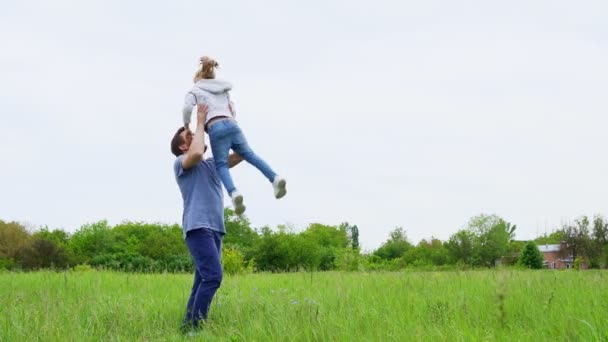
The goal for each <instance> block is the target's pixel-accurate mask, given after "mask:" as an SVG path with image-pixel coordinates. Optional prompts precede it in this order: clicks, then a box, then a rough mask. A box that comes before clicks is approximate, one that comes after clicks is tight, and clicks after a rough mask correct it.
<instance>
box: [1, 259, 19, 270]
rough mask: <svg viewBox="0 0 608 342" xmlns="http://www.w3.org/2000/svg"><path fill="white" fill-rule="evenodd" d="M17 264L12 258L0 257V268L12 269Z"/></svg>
mask: <svg viewBox="0 0 608 342" xmlns="http://www.w3.org/2000/svg"><path fill="white" fill-rule="evenodd" d="M16 266H17V264H16V263H15V260H13V259H0V270H8V271H11V270H13V269H14V268H15V267H16Z"/></svg>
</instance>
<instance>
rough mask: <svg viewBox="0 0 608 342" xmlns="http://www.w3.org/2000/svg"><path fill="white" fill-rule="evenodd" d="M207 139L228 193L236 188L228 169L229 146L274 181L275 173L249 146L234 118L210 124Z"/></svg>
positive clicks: (230, 193)
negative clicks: (209, 141)
mask: <svg viewBox="0 0 608 342" xmlns="http://www.w3.org/2000/svg"><path fill="white" fill-rule="evenodd" d="M209 140H211V151H212V152H213V159H214V161H215V168H216V169H217V173H218V174H219V176H220V179H221V180H222V183H224V187H225V188H226V191H227V192H228V194H229V195H232V192H234V191H235V190H236V187H235V186H234V182H233V181H232V177H231V176H230V171H229V170H228V153H229V152H230V149H231V148H232V150H233V151H234V152H236V153H238V154H239V155H240V156H241V157H243V159H245V160H246V161H247V162H248V163H249V164H251V165H253V166H255V167H256V168H257V169H258V170H260V172H262V173H263V174H264V176H266V178H268V180H269V181H270V182H272V181H274V177H275V176H276V173H275V172H274V171H273V170H272V169H271V168H270V166H269V165H268V164H267V163H266V162H265V161H263V160H262V158H260V157H258V156H257V155H256V154H255V153H254V152H253V150H252V149H251V148H250V147H249V145H248V144H247V139H245V135H243V132H242V131H241V128H240V127H239V125H238V124H237V123H236V121H235V120H232V119H226V120H220V121H217V122H215V123H214V124H213V125H211V127H209Z"/></svg>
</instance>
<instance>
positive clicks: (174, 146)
mask: <svg viewBox="0 0 608 342" xmlns="http://www.w3.org/2000/svg"><path fill="white" fill-rule="evenodd" d="M185 130H186V129H185V128H184V127H180V128H179V129H178V130H177V132H175V135H174V136H173V139H171V153H173V154H174V155H175V156H176V157H179V156H181V155H182V154H184V152H182V150H181V149H180V148H179V145H181V144H183V143H184V139H182V133H183V132H184V131H185Z"/></svg>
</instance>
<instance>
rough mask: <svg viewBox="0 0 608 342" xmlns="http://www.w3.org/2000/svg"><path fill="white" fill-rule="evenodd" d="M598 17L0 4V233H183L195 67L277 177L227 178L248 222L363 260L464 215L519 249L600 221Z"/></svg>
mask: <svg viewBox="0 0 608 342" xmlns="http://www.w3.org/2000/svg"><path fill="white" fill-rule="evenodd" d="M607 17H608V2H605V1H580V2H572V1H554V0H551V1H549V0H547V1H532V2H531V1H508V2H501V3H498V2H494V1H482V0H479V1H460V2H454V1H424V2H422V1H407V2H404V1H374V2H369V1H365V2H363V1H353V0H350V1H316V0H315V1H313V0H311V1H306V2H302V1H278V0H277V1H261V2H250V1H235V2H226V1H216V2H202V1H179V2H167V1H117V0H105V1H66V0H54V1H29V0H25V1H18V2H17V1H10V0H9V1H8V2H6V1H5V2H3V4H2V11H1V12H0V42H1V50H2V52H1V53H0V76H1V77H0V93H1V96H0V160H1V161H2V166H1V167H0V219H3V220H18V221H21V222H26V223H28V224H31V225H35V226H37V225H48V226H49V227H51V228H56V227H60V228H63V229H65V230H68V231H74V230H76V229H77V228H78V227H80V226H81V225H82V224H84V223H87V222H93V221H97V220H100V219H104V218H107V219H108V220H109V222H110V223H111V224H115V223H119V222H120V221H122V220H143V221H147V222H155V221H158V222H165V223H175V222H180V220H181V210H182V207H181V205H182V204H181V198H180V195H179V190H178V188H177V186H176V184H175V180H174V178H173V174H172V162H173V156H172V155H171V154H170V151H169V141H170V138H171V136H172V134H173V132H174V131H175V129H176V128H177V127H178V126H179V125H180V124H181V114H180V108H181V105H182V101H183V96H184V94H185V92H186V91H187V90H188V89H189V88H190V86H191V78H192V75H193V72H194V71H195V69H196V67H197V61H198V57H199V56H201V55H202V54H208V55H211V56H214V57H216V59H218V60H219V61H220V63H221V65H222V67H223V68H222V69H221V70H220V71H219V74H218V76H219V77H220V78H223V79H227V80H229V81H231V82H232V83H233V85H234V91H233V93H232V98H233V99H234V100H235V102H236V104H237V109H238V113H239V116H238V119H239V122H240V124H241V127H242V128H243V130H244V131H245V133H246V135H247V137H248V139H249V142H250V144H251V145H252V147H253V148H254V149H255V150H256V152H258V154H260V155H261V156H262V157H263V158H264V159H266V160H267V161H268V162H269V163H270V164H271V165H272V166H273V167H274V168H275V169H276V170H277V171H279V172H280V173H281V174H283V175H284V176H285V177H286V178H287V179H288V182H289V183H288V189H289V192H288V195H287V196H286V197H285V199H284V200H281V201H276V200H275V199H274V198H273V196H272V189H271V187H270V185H269V184H268V183H267V182H266V180H265V179H264V178H263V177H262V176H261V174H259V173H258V172H257V170H255V169H254V168H253V167H251V166H249V165H244V166H239V167H238V168H237V169H234V170H233V177H234V179H235V181H236V183H237V186H238V187H239V188H240V189H241V192H243V194H244V195H245V200H246V204H247V208H248V209H247V215H248V216H249V218H250V219H251V221H252V223H253V224H254V226H257V227H260V226H263V225H266V224H268V225H271V226H276V225H277V224H283V223H291V224H293V225H294V226H295V227H296V228H297V229H303V228H304V227H305V226H306V225H307V224H308V223H312V222H321V223H326V224H339V223H340V222H343V221H348V222H350V223H352V224H357V225H358V226H359V229H360V234H361V235H360V239H361V242H362V246H363V247H364V248H366V249H372V248H376V247H378V246H379V245H380V244H381V243H382V242H383V241H385V240H386V239H387V237H388V232H389V231H390V230H392V229H393V228H394V227H396V226H403V227H404V228H405V229H406V230H407V232H408V236H409V237H410V240H412V242H418V241H419V240H420V239H422V238H429V237H431V236H435V237H438V238H441V239H447V238H448V237H449V236H450V235H451V234H453V233H455V232H456V231H457V230H458V229H460V228H462V226H463V225H464V224H465V223H466V222H467V220H468V219H469V218H470V217H472V216H475V215H477V214H480V213H488V214H491V213H496V214H498V215H500V216H502V217H504V218H505V219H507V220H508V221H510V222H513V223H515V224H517V226H518V231H517V237H518V238H520V239H527V238H533V237H534V236H536V235H537V233H543V232H544V231H545V229H546V230H547V231H551V230H553V229H554V228H556V227H557V226H558V225H559V224H560V222H562V221H563V220H568V219H573V218H575V217H577V216H579V215H583V214H587V215H593V214H595V213H600V214H604V215H606V214H608V199H607V198H606V194H608V181H607V178H606V177H607V176H606V175H607V174H608V158H607V157H606V147H607V143H606V132H607V129H606V128H607V124H608V119H607V114H608V103H607V102H608V96H607V94H608V63H607V61H608V21H607V20H606V18H607ZM226 203H228V202H226Z"/></svg>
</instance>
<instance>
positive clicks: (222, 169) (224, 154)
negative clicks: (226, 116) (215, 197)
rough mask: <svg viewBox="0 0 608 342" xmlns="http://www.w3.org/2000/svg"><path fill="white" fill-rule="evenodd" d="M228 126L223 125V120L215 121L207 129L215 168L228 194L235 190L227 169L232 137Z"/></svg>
mask: <svg viewBox="0 0 608 342" xmlns="http://www.w3.org/2000/svg"><path fill="white" fill-rule="evenodd" d="M228 128H229V127H227V126H226V125H224V122H222V121H220V122H216V123H215V124H214V125H212V126H211V127H210V129H209V140H210V141H211V151H212V152H213V160H214V161H215V169H216V170H217V173H218V175H219V177H220V180H221V181H222V183H223V184H224V187H225V188H226V191H227V192H228V195H232V193H233V192H234V191H235V190H236V187H235V186H234V182H233V181H232V176H231V175H230V171H229V169H228V152H230V145H231V141H232V137H231V136H230V132H229V130H228Z"/></svg>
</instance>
